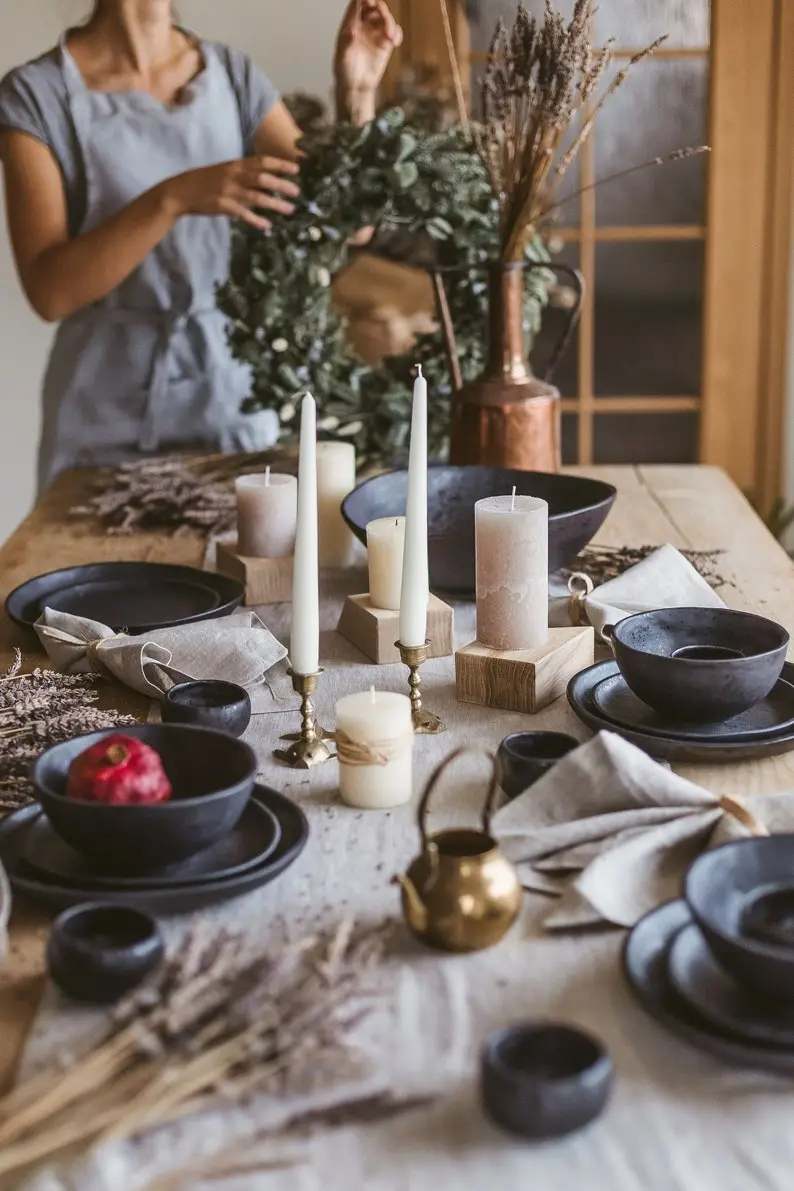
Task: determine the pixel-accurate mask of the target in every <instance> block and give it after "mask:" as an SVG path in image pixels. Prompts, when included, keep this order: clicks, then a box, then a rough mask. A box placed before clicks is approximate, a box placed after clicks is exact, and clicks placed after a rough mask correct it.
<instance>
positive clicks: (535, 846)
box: [493, 732, 794, 930]
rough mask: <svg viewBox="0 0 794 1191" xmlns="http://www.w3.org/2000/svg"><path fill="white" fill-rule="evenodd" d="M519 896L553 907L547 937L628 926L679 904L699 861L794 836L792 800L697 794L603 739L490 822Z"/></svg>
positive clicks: (605, 735)
mask: <svg viewBox="0 0 794 1191" xmlns="http://www.w3.org/2000/svg"><path fill="white" fill-rule="evenodd" d="M493 827H494V833H495V835H496V837H497V838H498V840H499V842H500V845H501V846H502V848H503V849H504V852H505V855H507V856H508V857H509V858H510V859H511V860H512V861H513V862H514V863H515V864H516V865H517V866H518V868H519V872H520V874H521V878H522V881H523V883H524V885H525V888H527V889H531V890H533V891H535V892H538V893H545V894H548V895H552V896H555V897H557V898H559V901H557V902H556V903H555V904H554V905H553V907H552V909H551V911H550V912H549V913H548V914H547V916H546V917H545V919H544V926H545V928H546V929H547V930H565V929H567V928H572V927H580V926H593V925H596V924H600V925H605V924H610V923H611V924H613V925H615V926H633V925H634V923H635V922H637V921H638V920H639V919H640V918H641V917H642V915H643V914H645V913H647V912H648V911H649V910H652V909H654V908H655V907H656V906H659V905H661V904H662V902H665V901H668V900H669V899H670V898H672V897H680V896H681V892H682V888H683V880H684V875H685V873H686V870H687V869H688V867H689V865H690V864H691V863H692V861H693V860H694V859H695V857H696V856H697V855H698V853H699V852H701V851H703V850H704V849H706V848H711V847H715V846H716V845H718V844H722V843H726V842H727V841H728V840H729V839H737V838H741V837H742V836H748V835H754V834H755V835H757V834H767V833H768V832H770V831H791V830H794V791H785V792H783V793H780V794H767V795H759V796H757V797H754V798H753V800H752V804H751V808H750V807H746V806H745V805H744V804H742V803H740V802H738V801H736V800H733V799H727V798H722V799H721V798H719V797H718V796H717V795H715V794H712V793H710V791H708V790H704V789H702V788H701V787H700V786H697V785H695V784H694V783H693V782H690V781H687V780H686V778H682V777H679V776H678V775H677V774H675V773H673V772H672V770H669V769H666V768H664V767H663V766H662V765H659V764H658V763H657V762H656V761H654V760H652V759H651V758H650V757H649V756H648V755H647V754H646V753H644V752H642V751H641V750H640V749H638V748H636V747H635V746H634V745H633V744H629V743H628V741H626V740H623V738H622V737H620V736H616V735H615V734H614V733H612V732H600V733H599V734H598V735H597V736H596V737H594V738H593V739H592V740H589V741H587V743H586V744H583V745H580V747H579V748H577V749H575V750H574V751H573V752H572V753H569V754H568V756H567V757H564V758H563V759H562V760H561V761H560V762H559V763H558V764H557V765H555V766H554V767H553V768H552V769H551V770H550V771H549V773H547V774H546V775H545V777H543V778H541V779H540V780H539V781H537V782H536V783H535V784H534V785H533V786H531V787H530V788H529V789H528V790H526V791H525V792H524V793H523V794H521V795H519V797H518V798H516V799H514V800H513V801H512V802H510V803H508V804H507V805H506V806H504V807H502V808H501V810H499V811H498V812H497V814H496V815H495V816H494V821H493Z"/></svg>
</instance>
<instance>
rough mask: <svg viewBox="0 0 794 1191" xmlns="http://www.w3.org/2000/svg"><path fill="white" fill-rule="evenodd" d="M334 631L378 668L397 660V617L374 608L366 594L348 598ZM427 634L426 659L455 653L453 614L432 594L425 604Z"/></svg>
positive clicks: (385, 610)
mask: <svg viewBox="0 0 794 1191" xmlns="http://www.w3.org/2000/svg"><path fill="white" fill-rule="evenodd" d="M336 631H337V632H338V633H341V635H342V636H343V637H345V638H346V639H347V640H348V641H350V642H352V644H353V645H355V646H356V648H357V649H360V650H361V652H362V653H363V654H364V655H365V656H366V657H368V658H369V660H370V661H371V662H375V663H376V664H377V665H379V666H382V665H385V664H386V663H387V662H399V660H400V653H399V650H398V649H397V648H396V646H395V644H394V643H395V641H396V640H397V639H398V637H399V635H400V614H399V612H392V611H390V610H389V609H388V608H373V606H372V604H371V603H370V598H369V595H368V594H365V595H354V596H348V597H347V599H346V600H345V606H344V608H343V609H342V615H341V616H340V618H339V624H338V625H337V626H336ZM427 635H428V637H429V638H430V653H429V654H428V656H429V657H431V658H445V657H449V655H450V654H451V653H453V652H454V649H455V614H454V612H453V611H452V609H451V608H450V606H449V604H445V603H444V601H443V600H440V599H439V598H438V596H434V595H431V596H430V602H429V603H428V605H427Z"/></svg>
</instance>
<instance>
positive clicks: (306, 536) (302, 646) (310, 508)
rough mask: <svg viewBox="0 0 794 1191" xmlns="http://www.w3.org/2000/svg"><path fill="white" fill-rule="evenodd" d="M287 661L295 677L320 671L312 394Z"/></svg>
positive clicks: (304, 416)
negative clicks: (288, 660)
mask: <svg viewBox="0 0 794 1191" xmlns="http://www.w3.org/2000/svg"><path fill="white" fill-rule="evenodd" d="M289 659H290V665H291V667H292V669H293V670H294V671H295V673H296V674H316V672H317V671H318V670H319V668H320V581H319V564H318V552H317V406H316V404H315V400H314V398H313V397H312V395H311V393H307V394H306V396H305V397H304V398H303V401H302V402H301V433H300V455H299V459H298V525H297V531H296V535H295V564H294V569H293V578H292V635H291V638H290V652H289Z"/></svg>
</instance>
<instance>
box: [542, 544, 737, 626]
mask: <svg viewBox="0 0 794 1191" xmlns="http://www.w3.org/2000/svg"><path fill="white" fill-rule="evenodd" d="M568 590H569V594H568V595H567V596H556V597H552V599H551V601H550V605H549V620H550V623H551V624H553V625H554V624H557V625H559V624H570V623H571V620H572V612H573V613H574V614H575V613H576V612H577V611H580V612H581V614H582V615H581V617H580V619H581V621H582V622H584V623H586V622H587V621H589V622H590V624H591V625H592V626H593V628H594V629H595V630H596V632H597V633H601V632H602V631H603V629H604V626H605V625H607V624H616V623H617V622H618V621H619V620H622V619H623V617H624V616H631V615H632V613H634V612H650V611H651V610H653V609H654V608H723V607H724V606H725V605H724V603H723V601H722V600H721V599H720V597H719V596H718V595H717V593H716V592H715V591H714V590H713V589H712V588H711V587H709V585H708V583H707V582H706V580H705V579H704V578H703V576H702V575H699V574H698V572H697V571H696V570H695V568H694V567H693V566H692V563H691V562H689V560H688V559H686V558H684V556H683V554H682V553H681V552H680V551H679V550H676V548H675V546H671V545H670V544H669V543H668V544H667V545H665V546H660V547H659V549H658V550H655V551H654V552H653V554H649V555H648V557H647V558H644V559H643V560H642V562H638V563H637V564H636V565H635V566H633V567H629V569H628V570H627V571H624V572H623V574H622V575H618V576H617V577H616V578H615V579H609V580H608V581H607V582H606V583H602V584H601V586H600V587H596V588H593V587H592V584H591V583H590V582H589V580H587V577H586V576H584V575H572V576H571V578H570V579H569V581H568ZM572 605H573V607H572ZM577 605H578V608H577ZM574 620H575V616H574Z"/></svg>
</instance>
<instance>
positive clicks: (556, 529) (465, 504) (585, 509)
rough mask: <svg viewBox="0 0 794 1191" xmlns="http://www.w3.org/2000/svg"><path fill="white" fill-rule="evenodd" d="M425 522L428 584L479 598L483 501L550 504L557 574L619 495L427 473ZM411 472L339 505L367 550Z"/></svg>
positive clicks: (504, 472)
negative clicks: (477, 558) (513, 497)
mask: <svg viewBox="0 0 794 1191" xmlns="http://www.w3.org/2000/svg"><path fill="white" fill-rule="evenodd" d="M427 474H428V484H427V519H428V537H429V547H430V585H431V587H435V588H440V589H441V590H443V591H449V592H458V593H460V594H469V593H471V592H473V591H474V505H475V503H476V502H477V501H478V500H482V499H483V498H484V497H486V496H509V495H510V493H511V492H512V490H513V485H515V488H516V492H517V493H518V495H519V496H538V497H541V498H542V499H543V500H545V501H548V505H549V569H550V570H552V571H556V570H557V569H558V568H559V567H561V566H564V565H565V564H566V563H567V562H570V560H571V559H572V558H573V557H574V556H575V555H576V554H578V553H579V551H580V550H583V549H584V547H585V546H586V545H587V543H588V542H589V541H590V540H591V538H592V537H593V536H594V535H595V533H596V532H597V531H598V530H599V529H600V527H601V525H602V524H603V523H604V521H605V519H606V516H607V513H608V512H609V510H610V509H611V508H612V504H613V501H614V500H615V496H616V495H617V492H616V490H615V489H614V488H613V487H612V485H611V484H604V483H602V482H601V481H600V480H588V479H584V478H583V477H580V476H561V475H552V474H550V473H547V472H542V471H516V470H515V469H510V468H506V467H448V466H445V465H443V464H437V465H434V466H432V467H430V468H429V469H428V473H427ZM407 491H408V472H407V471H404V470H401V471H389V472H384V473H383V475H379V476H374V477H373V478H372V479H371V480H365V481H364V483H363V484H360V485H359V486H358V488H356V489H354V491H353V492H351V493H350V495H349V496H347V497H345V499H344V501H343V502H342V516H343V517H344V519H345V521H346V522H347V524H348V525H349V526H350V528H351V529H352V531H353V533H354V534H355V535H356V537H357V538H358V539H359V541H361V542H363V543H364V545H366V544H367V525H368V524H369V522H370V521H374V520H376V518H378V517H402V516H404V515H405V500H406V495H407Z"/></svg>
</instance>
